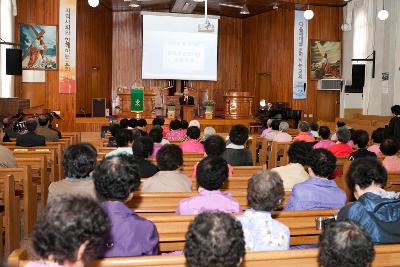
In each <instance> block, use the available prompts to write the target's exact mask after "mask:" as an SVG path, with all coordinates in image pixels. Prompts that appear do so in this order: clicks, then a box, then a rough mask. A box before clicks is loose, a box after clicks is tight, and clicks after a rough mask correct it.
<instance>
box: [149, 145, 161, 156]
mask: <svg viewBox="0 0 400 267" xmlns="http://www.w3.org/2000/svg"><path fill="white" fill-rule="evenodd" d="M162 146H163V145H162V144H161V143H154V145H153V154H151V156H152V157H154V158H155V157H156V156H157V152H158V150H160V148H161V147H162Z"/></svg>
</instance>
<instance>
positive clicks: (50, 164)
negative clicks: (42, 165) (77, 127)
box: [12, 149, 57, 182]
mask: <svg viewBox="0 0 400 267" xmlns="http://www.w3.org/2000/svg"><path fill="white" fill-rule="evenodd" d="M12 152H13V155H14V157H15V158H24V159H25V158H27V159H29V158H38V157H46V160H47V163H46V166H47V172H48V175H47V176H48V179H49V181H51V182H54V181H55V172H56V171H57V169H56V155H55V152H54V150H48V151H29V150H25V149H14V150H13V151H12Z"/></svg>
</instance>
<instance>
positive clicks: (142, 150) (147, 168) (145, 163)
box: [132, 136, 159, 178]
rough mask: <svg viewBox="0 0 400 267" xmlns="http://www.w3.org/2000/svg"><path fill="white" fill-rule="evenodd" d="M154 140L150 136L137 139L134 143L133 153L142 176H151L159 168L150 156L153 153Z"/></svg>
mask: <svg viewBox="0 0 400 267" xmlns="http://www.w3.org/2000/svg"><path fill="white" fill-rule="evenodd" d="M153 144H154V143H153V140H152V139H151V137H149V136H142V137H139V138H138V139H136V141H135V142H134V143H133V145H132V153H133V156H134V157H135V160H136V163H137V164H138V166H139V173H140V178H149V177H151V176H153V175H154V174H156V173H157V172H158V171H159V170H158V168H157V166H155V165H154V164H153V163H151V161H150V160H148V158H149V157H150V156H151V154H152V153H153Z"/></svg>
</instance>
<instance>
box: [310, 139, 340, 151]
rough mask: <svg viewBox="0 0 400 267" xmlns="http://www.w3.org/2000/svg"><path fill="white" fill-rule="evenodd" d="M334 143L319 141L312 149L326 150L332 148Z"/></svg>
mask: <svg viewBox="0 0 400 267" xmlns="http://www.w3.org/2000/svg"><path fill="white" fill-rule="evenodd" d="M334 144H335V143H334V142H332V141H331V140H321V141H319V142H318V143H316V144H315V145H314V146H313V148H314V149H317V148H325V149H328V148H330V147H331V146H333V145H334Z"/></svg>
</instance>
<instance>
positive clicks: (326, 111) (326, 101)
mask: <svg viewBox="0 0 400 267" xmlns="http://www.w3.org/2000/svg"><path fill="white" fill-rule="evenodd" d="M316 104H317V114H316V115H317V120H321V121H332V122H334V121H335V119H336V118H337V117H339V110H340V91H317V103H316Z"/></svg>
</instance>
